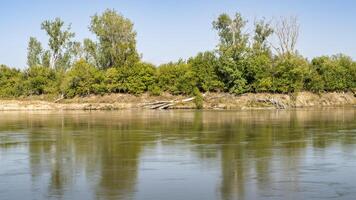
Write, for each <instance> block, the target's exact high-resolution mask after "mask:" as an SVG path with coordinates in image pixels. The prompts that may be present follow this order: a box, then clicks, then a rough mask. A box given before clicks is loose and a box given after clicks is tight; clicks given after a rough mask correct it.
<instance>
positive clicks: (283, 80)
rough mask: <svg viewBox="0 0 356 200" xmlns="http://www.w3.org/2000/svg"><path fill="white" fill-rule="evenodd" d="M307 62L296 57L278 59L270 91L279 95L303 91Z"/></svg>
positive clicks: (307, 67)
mask: <svg viewBox="0 0 356 200" xmlns="http://www.w3.org/2000/svg"><path fill="white" fill-rule="evenodd" d="M308 69H309V64H308V62H307V61H306V60H305V59H304V58H302V57H300V56H297V55H290V56H288V57H282V58H278V60H277V63H276V66H275V67H274V71H273V88H272V90H273V91H275V92H279V93H291V92H298V91H301V90H303V89H304V82H305V79H306V77H307V74H308Z"/></svg>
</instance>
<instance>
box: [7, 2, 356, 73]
mask: <svg viewBox="0 0 356 200" xmlns="http://www.w3.org/2000/svg"><path fill="white" fill-rule="evenodd" d="M107 8H110V9H115V10H117V11H118V12H120V13H121V14H123V15H124V16H125V17H127V18H129V19H131V21H132V22H133V23H134V28H135V30H136V31H137V49H138V51H139V53H140V54H142V58H143V60H144V61H146V62H151V63H154V64H162V63H165V62H169V61H176V60H179V59H180V58H182V59H187V58H189V57H191V56H194V55H196V54H197V53H198V52H201V51H206V50H212V49H214V48H215V47H216V45H217V43H218V37H217V34H216V32H215V31H214V30H213V29H212V21H213V20H214V19H216V18H217V17H218V16H219V14H221V13H228V14H231V15H232V14H234V13H235V12H240V13H241V14H242V15H243V16H244V17H245V18H246V19H247V20H249V22H250V25H249V26H247V31H248V32H252V31H253V27H252V26H251V25H252V24H253V22H254V21H255V20H257V19H260V18H262V17H265V18H266V19H267V20H273V19H274V20H275V19H278V18H280V17H281V16H298V19H299V22H300V25H301V28H300V37H299V41H298V45H297V48H298V50H299V52H300V53H301V54H302V55H304V56H306V57H308V58H312V57H315V56H321V55H332V54H337V53H345V54H347V55H349V56H351V57H353V58H356V55H355V54H356V20H355V19H356V1H353V0H268V1H267V0H175V1H173V0H140V1H139V0H116V1H115V0H86V1H84V0H75V1H74V0H71V1H69V0H57V1H54V0H53V1H48V0H32V1H31V0H22V1H21V0H11V1H1V2H0V64H6V65H8V66H12V67H16V68H24V67H26V52H27V44H28V40H29V37H30V36H34V37H36V38H38V39H39V40H40V41H41V42H42V43H43V45H44V46H46V44H47V36H46V35H45V33H44V32H43V31H42V30H41V29H40V24H41V22H42V21H44V20H47V19H54V18H55V17H60V18H61V19H62V20H64V21H65V22H66V23H67V24H69V23H71V25H72V30H73V31H74V32H75V33H76V37H75V39H76V40H77V41H82V40H83V39H84V38H93V39H95V36H94V35H93V34H91V33H90V31H89V30H88V26H89V23H90V16H92V15H94V14H96V13H101V12H103V11H105V9H107Z"/></svg>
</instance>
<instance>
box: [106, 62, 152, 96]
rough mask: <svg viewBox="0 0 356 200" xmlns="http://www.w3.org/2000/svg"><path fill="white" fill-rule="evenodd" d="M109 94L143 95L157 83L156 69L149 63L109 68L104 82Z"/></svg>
mask: <svg viewBox="0 0 356 200" xmlns="http://www.w3.org/2000/svg"><path fill="white" fill-rule="evenodd" d="M104 82H105V84H106V87H107V89H108V91H109V92H124V93H125V92H127V93H132V94H141V93H143V92H146V91H148V90H149V88H151V87H153V86H154V85H155V83H156V68H155V67H154V66H153V65H151V64H147V63H136V64H135V65H134V66H132V67H120V68H109V69H108V70H106V73H105V80H104Z"/></svg>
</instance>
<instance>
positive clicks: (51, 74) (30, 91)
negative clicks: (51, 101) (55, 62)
mask: <svg viewBox="0 0 356 200" xmlns="http://www.w3.org/2000/svg"><path fill="white" fill-rule="evenodd" d="M24 76H25V91H26V94H27V95H41V94H49V93H56V92H57V91H58V88H56V73H55V71H54V70H53V69H51V68H48V67H43V66H31V67H29V68H28V69H27V70H26V71H25V73H24Z"/></svg>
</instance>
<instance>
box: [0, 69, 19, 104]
mask: <svg viewBox="0 0 356 200" xmlns="http://www.w3.org/2000/svg"><path fill="white" fill-rule="evenodd" d="M22 82H23V74H22V73H21V71H19V70H17V69H11V68H9V67H6V66H5V65H0V85H1V87H0V96H1V97H18V96H20V95H21V94H22V93H23V84H22Z"/></svg>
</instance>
